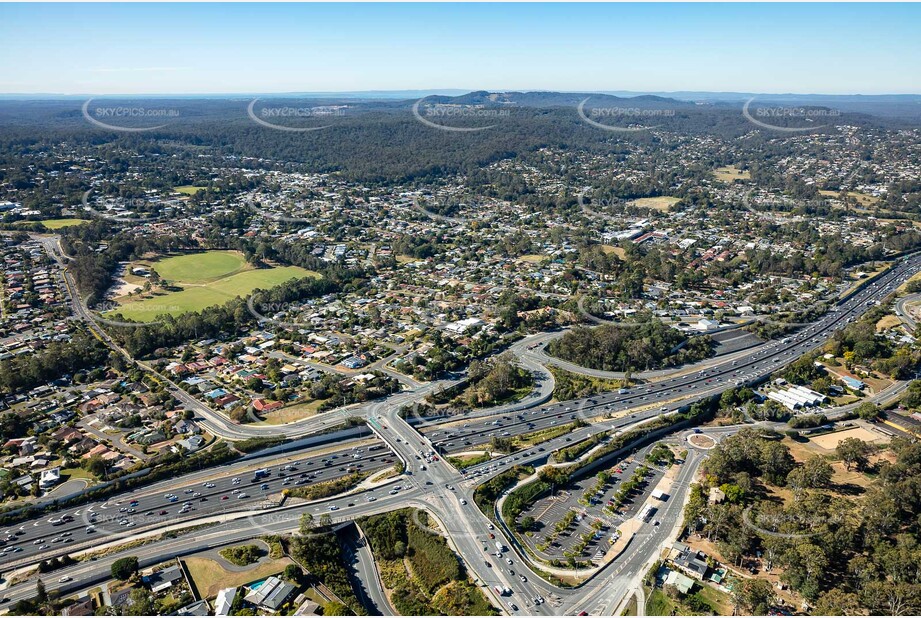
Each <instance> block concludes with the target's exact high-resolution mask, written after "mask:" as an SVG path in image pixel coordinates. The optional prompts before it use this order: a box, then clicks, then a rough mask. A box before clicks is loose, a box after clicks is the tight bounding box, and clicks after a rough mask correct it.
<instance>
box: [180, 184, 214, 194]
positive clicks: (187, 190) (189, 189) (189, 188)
mask: <svg viewBox="0 0 921 618" xmlns="http://www.w3.org/2000/svg"><path fill="white" fill-rule="evenodd" d="M207 188H208V187H199V186H196V185H180V186H178V187H173V191H176V192H177V193H182V194H183V195H195V194H196V193H198V192H199V191H204V190H205V189H207Z"/></svg>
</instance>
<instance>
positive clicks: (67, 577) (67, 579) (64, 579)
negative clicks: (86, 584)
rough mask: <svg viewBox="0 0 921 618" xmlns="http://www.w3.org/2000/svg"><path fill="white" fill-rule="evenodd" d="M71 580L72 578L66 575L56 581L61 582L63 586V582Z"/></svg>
mask: <svg viewBox="0 0 921 618" xmlns="http://www.w3.org/2000/svg"><path fill="white" fill-rule="evenodd" d="M71 579H73V578H72V577H70V576H68V575H65V576H64V577H62V578H60V579H59V580H58V581H59V582H61V583H62V584H63V583H65V582H69V581H70V580H71Z"/></svg>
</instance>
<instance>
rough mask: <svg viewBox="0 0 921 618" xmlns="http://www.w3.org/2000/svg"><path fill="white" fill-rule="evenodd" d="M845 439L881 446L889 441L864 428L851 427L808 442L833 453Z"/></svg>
mask: <svg viewBox="0 0 921 618" xmlns="http://www.w3.org/2000/svg"><path fill="white" fill-rule="evenodd" d="M847 438H857V439H858V440H863V441H864V442H869V443H871V444H882V443H885V442H888V441H889V437H888V436H886V435H884V434H882V433H877V432H875V431H871V430H870V429H867V428H866V427H853V428H851V429H845V430H844V431H836V432H834V433H829V434H825V435H822V436H816V437H814V438H809V441H810V442H813V443H814V444H815V445H816V446H818V447H819V448H823V449H825V450H828V451H833V450H835V449H836V448H837V447H838V443H839V442H841V441H842V440H846V439H847Z"/></svg>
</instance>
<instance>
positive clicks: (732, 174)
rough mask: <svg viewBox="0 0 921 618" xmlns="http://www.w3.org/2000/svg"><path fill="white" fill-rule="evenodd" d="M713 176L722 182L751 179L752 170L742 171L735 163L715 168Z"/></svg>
mask: <svg viewBox="0 0 921 618" xmlns="http://www.w3.org/2000/svg"><path fill="white" fill-rule="evenodd" d="M713 176H714V177H716V179H717V180H720V181H722V182H734V181H736V180H751V177H752V175H751V172H749V171H742V170H740V169H739V168H737V167H736V166H735V165H724V166H723V167H718V168H716V169H715V170H713Z"/></svg>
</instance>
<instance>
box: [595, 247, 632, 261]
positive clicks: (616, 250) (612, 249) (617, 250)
mask: <svg viewBox="0 0 921 618" xmlns="http://www.w3.org/2000/svg"><path fill="white" fill-rule="evenodd" d="M601 250H602V251H604V252H605V253H613V254H614V255H616V256H617V257H619V258H623V257H624V256H625V255H626V254H627V252H626V251H624V249H623V247H614V246H612V245H601Z"/></svg>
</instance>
